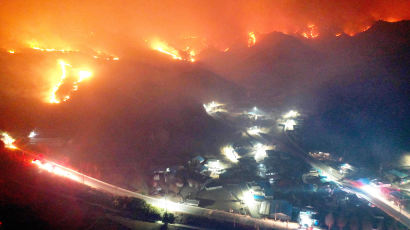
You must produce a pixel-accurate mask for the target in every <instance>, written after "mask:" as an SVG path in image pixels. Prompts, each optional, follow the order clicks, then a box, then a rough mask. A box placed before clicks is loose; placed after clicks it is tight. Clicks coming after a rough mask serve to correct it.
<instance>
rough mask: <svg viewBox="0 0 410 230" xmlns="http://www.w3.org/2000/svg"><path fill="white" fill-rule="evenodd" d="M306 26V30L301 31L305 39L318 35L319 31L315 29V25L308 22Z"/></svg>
mask: <svg viewBox="0 0 410 230" xmlns="http://www.w3.org/2000/svg"><path fill="white" fill-rule="evenodd" d="M307 27H308V31H306V32H303V33H302V36H303V37H305V38H307V39H314V38H317V37H319V32H318V31H317V27H316V26H315V25H314V24H309V25H308V26H307Z"/></svg>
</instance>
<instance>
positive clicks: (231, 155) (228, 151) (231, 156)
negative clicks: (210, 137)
mask: <svg viewBox="0 0 410 230" xmlns="http://www.w3.org/2000/svg"><path fill="white" fill-rule="evenodd" d="M222 154H223V155H224V156H225V157H226V158H228V160H230V161H231V162H233V163H237V162H238V159H239V155H238V153H237V152H236V151H235V149H234V148H233V147H232V146H231V145H227V146H225V147H223V148H222Z"/></svg>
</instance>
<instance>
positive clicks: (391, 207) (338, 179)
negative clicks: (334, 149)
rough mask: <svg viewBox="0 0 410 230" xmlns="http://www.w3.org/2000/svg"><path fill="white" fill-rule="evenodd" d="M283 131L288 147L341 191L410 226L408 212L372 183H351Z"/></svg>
mask: <svg viewBox="0 0 410 230" xmlns="http://www.w3.org/2000/svg"><path fill="white" fill-rule="evenodd" d="M283 133H284V136H286V138H287V142H288V143H287V146H288V147H291V148H292V149H293V151H294V152H296V153H299V154H298V155H300V156H301V157H303V158H304V159H305V160H306V161H307V162H308V163H309V164H310V165H311V166H312V167H313V168H315V169H317V170H320V171H321V174H322V175H324V176H327V179H329V180H331V181H333V182H335V183H336V184H338V185H339V187H340V188H341V189H342V190H343V191H345V192H349V193H354V194H356V195H358V196H359V197H362V198H364V199H366V200H367V201H368V202H370V203H372V204H373V205H374V206H376V207H377V208H379V209H381V210H382V211H383V212H385V213H386V214H388V215H389V216H391V217H393V218H394V219H396V220H397V221H399V222H401V223H402V224H404V225H405V226H406V227H408V228H410V214H409V213H408V212H406V211H405V210H402V209H401V208H399V207H398V206H396V205H395V204H394V203H393V202H391V201H389V200H387V199H386V198H385V197H384V195H383V194H381V192H380V190H379V189H378V188H377V187H375V186H372V185H365V186H362V187H358V186H357V185H356V184H355V183H352V181H350V180H345V179H344V176H343V175H342V174H340V173H339V171H338V170H335V169H333V168H332V167H330V166H328V165H326V164H323V162H319V161H317V160H315V159H312V158H310V157H309V155H308V154H307V152H305V151H304V150H303V149H302V148H301V147H300V146H299V145H298V144H297V143H296V142H295V141H293V140H292V138H290V137H289V136H288V135H287V132H286V130H284V131H283Z"/></svg>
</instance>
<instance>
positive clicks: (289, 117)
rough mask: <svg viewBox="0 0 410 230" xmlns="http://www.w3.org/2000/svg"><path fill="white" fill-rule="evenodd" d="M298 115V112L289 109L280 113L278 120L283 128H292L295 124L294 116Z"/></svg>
mask: <svg viewBox="0 0 410 230" xmlns="http://www.w3.org/2000/svg"><path fill="white" fill-rule="evenodd" d="M299 116H300V113H299V112H298V111H296V110H290V111H289V112H287V113H285V114H283V115H282V118H281V119H279V120H278V122H279V123H280V124H282V125H283V126H284V127H285V130H293V129H294V126H295V125H297V123H296V120H295V119H296V118H298V117H299Z"/></svg>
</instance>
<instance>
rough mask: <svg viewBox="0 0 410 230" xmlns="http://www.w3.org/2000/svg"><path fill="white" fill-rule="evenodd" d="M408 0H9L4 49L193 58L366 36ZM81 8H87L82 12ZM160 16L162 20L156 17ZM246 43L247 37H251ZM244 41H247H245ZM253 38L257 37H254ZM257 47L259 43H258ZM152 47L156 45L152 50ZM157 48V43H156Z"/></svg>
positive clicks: (3, 20)
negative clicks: (276, 40)
mask: <svg viewBox="0 0 410 230" xmlns="http://www.w3.org/2000/svg"><path fill="white" fill-rule="evenodd" d="M409 4H410V3H409V2H408V1H400V0H397V1H389V2H386V1H382V0H377V1H370V2H369V1H364V0H363V1H353V0H349V1H325V0H319V1H309V2H305V1H292V2H291V3H289V2H281V1H256V2H255V1H241V2H238V1H234V0H226V1H204V2H202V1H194V2H193V1H185V0H183V1H178V2H175V1H172V0H167V1H161V2H149V3H146V2H144V4H142V3H141V1H125V2H122V3H121V4H113V3H112V2H111V1H105V0H103V1H85V2H84V1H78V0H64V1H43V0H41V1H36V0H29V1H26V0H25V1H22V0H16V1H7V2H4V3H3V4H2V5H1V6H0V15H1V16H0V38H1V39H0V46H1V47H3V48H5V49H19V48H24V47H33V48H36V49H39V50H46V51H64V52H65V51H69V50H74V51H76V50H84V48H88V49H95V50H100V49H104V50H107V51H111V52H118V53H120V54H123V53H125V52H127V50H129V48H130V47H135V46H146V42H145V41H146V40H148V41H152V38H153V37H158V38H160V39H161V40H164V41H167V43H168V44H174V45H173V48H172V49H175V50H178V52H177V53H179V51H181V50H182V51H185V50H184V49H185V48H186V47H187V46H189V47H190V50H189V52H188V53H189V54H188V55H187V57H181V55H180V54H178V55H175V50H174V51H172V49H170V47H167V48H165V47H164V44H162V45H161V47H162V48H160V49H161V50H162V51H166V52H169V53H173V54H174V57H176V56H178V57H179V58H182V59H187V60H191V58H192V57H191V56H193V55H192V54H190V53H191V50H192V49H193V50H195V53H196V54H197V53H198V51H199V50H201V49H203V48H206V47H209V46H213V47H218V48H220V49H222V50H223V49H226V47H227V46H230V45H231V44H233V43H234V42H235V41H237V40H238V39H241V40H243V42H244V43H245V44H246V42H247V40H246V36H247V35H248V33H249V32H250V31H252V33H253V34H255V33H261V34H266V33H270V32H273V31H278V32H282V33H285V34H294V35H299V36H300V35H302V36H305V37H309V38H315V37H317V36H319V35H325V34H327V33H328V34H333V35H334V34H338V33H346V34H349V35H353V34H356V33H358V32H362V31H364V30H365V29H366V28H368V27H369V26H371V25H372V23H373V22H374V21H377V20H386V21H389V22H396V21H399V20H405V19H410V18H409V17H410V15H409V11H408V9H409ZM79 6H81V7H79ZM153 15H155V17H153ZM244 37H245V38H244ZM242 38H244V39H242ZM252 39H254V37H252ZM252 43H254V41H252ZM148 45H149V46H151V45H152V44H148ZM155 46H156V47H157V48H156V49H159V48H158V44H156V45H155Z"/></svg>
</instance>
